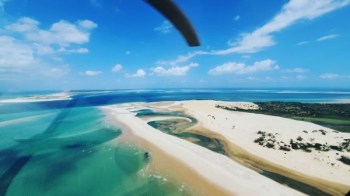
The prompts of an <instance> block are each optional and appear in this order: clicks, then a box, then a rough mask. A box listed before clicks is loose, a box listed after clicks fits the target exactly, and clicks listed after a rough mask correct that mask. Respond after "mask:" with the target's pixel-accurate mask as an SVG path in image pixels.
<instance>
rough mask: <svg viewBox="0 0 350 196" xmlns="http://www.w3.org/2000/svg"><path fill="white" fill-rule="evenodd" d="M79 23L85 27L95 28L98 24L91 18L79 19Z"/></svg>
mask: <svg viewBox="0 0 350 196" xmlns="http://www.w3.org/2000/svg"><path fill="white" fill-rule="evenodd" d="M78 25H79V26H80V27H83V28H85V29H94V28H96V27H97V24H96V23H94V22H92V21H91V20H80V21H78Z"/></svg>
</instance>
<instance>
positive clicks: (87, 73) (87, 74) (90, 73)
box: [84, 70, 102, 76]
mask: <svg viewBox="0 0 350 196" xmlns="http://www.w3.org/2000/svg"><path fill="white" fill-rule="evenodd" d="M84 74H85V75H86V76H98V75H100V74H102V72H101V71H92V70H87V71H85V72H84Z"/></svg>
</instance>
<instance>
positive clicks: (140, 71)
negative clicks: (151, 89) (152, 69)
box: [131, 69, 146, 78]
mask: <svg viewBox="0 0 350 196" xmlns="http://www.w3.org/2000/svg"><path fill="white" fill-rule="evenodd" d="M131 76H132V77H135V78H143V77H145V76H146V72H145V71H144V70H143V69H138V70H137V71H136V73H134V74H132V75H131Z"/></svg>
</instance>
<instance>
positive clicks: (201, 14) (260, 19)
mask: <svg viewBox="0 0 350 196" xmlns="http://www.w3.org/2000/svg"><path fill="white" fill-rule="evenodd" d="M175 2H176V3H177V4H178V6H179V7H181V8H182V9H183V11H184V12H185V14H186V15H187V16H188V17H189V19H190V20H191V22H192V23H193V25H194V27H195V29H196V31H197V34H198V36H199V38H200V41H201V46H200V47H188V46H187V44H186V43H185V41H184V39H183V38H182V37H181V35H180V34H179V33H178V32H177V31H176V29H175V28H173V27H172V25H171V24H170V23H169V22H168V21H167V20H166V19H165V18H164V17H163V16H161V15H160V14H159V13H158V12H156V11H155V10H153V9H152V8H151V7H150V6H148V5H147V4H146V3H145V2H144V1H143V0H0V89H1V90H51V89H55V90H72V89H121V88H122V89H128V88H211V87H221V88H246V87H251V88H271V87H286V88H291V87H293V88H294V87H295V88H307V87H327V88H348V87H349V84H350V53H349V51H350V28H349V26H350V20H348V19H349V18H350V6H349V5H350V0H322V1H321V0H289V1H288V0H269V1H260V0H235V1H232V0H221V1H212V0H191V1H186V0H176V1H175Z"/></svg>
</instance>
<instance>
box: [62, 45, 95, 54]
mask: <svg viewBox="0 0 350 196" xmlns="http://www.w3.org/2000/svg"><path fill="white" fill-rule="evenodd" d="M57 52H61V53H78V54H85V53H89V49H87V48H77V49H66V48H64V47H61V48H59V49H58V50H57Z"/></svg>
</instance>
